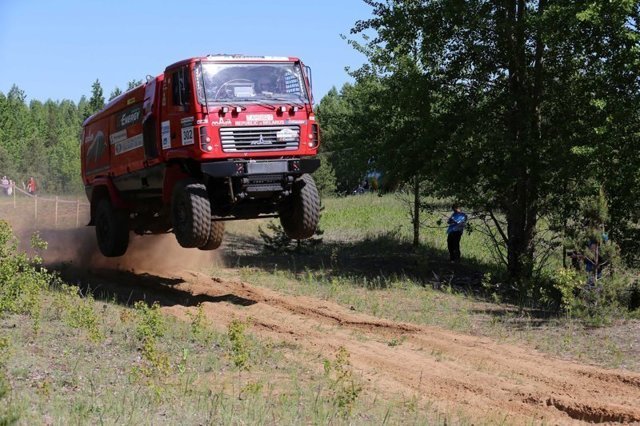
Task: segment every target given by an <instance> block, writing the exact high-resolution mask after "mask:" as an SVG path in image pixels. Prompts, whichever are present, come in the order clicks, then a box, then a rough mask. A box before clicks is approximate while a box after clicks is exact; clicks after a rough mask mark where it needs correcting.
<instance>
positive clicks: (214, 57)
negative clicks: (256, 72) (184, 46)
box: [166, 53, 300, 69]
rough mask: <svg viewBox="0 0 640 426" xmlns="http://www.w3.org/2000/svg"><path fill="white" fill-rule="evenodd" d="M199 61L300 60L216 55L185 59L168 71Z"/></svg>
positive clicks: (283, 57)
mask: <svg viewBox="0 0 640 426" xmlns="http://www.w3.org/2000/svg"><path fill="white" fill-rule="evenodd" d="M197 61H220V62H299V61H300V59H298V58H296V57H293V56H253V55H240V54H226V53H216V54H214V55H207V56H199V57H194V58H189V59H183V60H181V61H178V62H175V63H173V64H171V65H169V66H168V67H167V68H166V69H169V68H174V67H176V66H180V65H186V64H189V63H192V62H197Z"/></svg>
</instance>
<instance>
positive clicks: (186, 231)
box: [171, 178, 211, 248]
mask: <svg viewBox="0 0 640 426" xmlns="http://www.w3.org/2000/svg"><path fill="white" fill-rule="evenodd" d="M171 223H172V225H173V233H174V234H176V239H177V240H178V243H179V244H180V245H181V246H182V247H186V248H194V247H200V246H203V245H204V244H206V243H207V240H208V239H209V233H210V230H211V205H210V203H209V196H208V194H207V188H206V187H205V186H204V185H203V184H201V183H198V181H196V180H195V179H191V178H188V179H183V180H181V181H179V182H178V183H176V185H175V187H174V188H173V195H172V197H171Z"/></svg>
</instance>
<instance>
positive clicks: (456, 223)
mask: <svg viewBox="0 0 640 426" xmlns="http://www.w3.org/2000/svg"><path fill="white" fill-rule="evenodd" d="M447 223H448V224H449V227H448V228H447V234H450V233H452V232H462V231H464V226H465V225H466V224H467V215H466V214H465V213H463V212H454V213H453V214H452V215H451V217H450V218H449V220H447Z"/></svg>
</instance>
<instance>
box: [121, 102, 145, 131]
mask: <svg viewBox="0 0 640 426" xmlns="http://www.w3.org/2000/svg"><path fill="white" fill-rule="evenodd" d="M141 121H142V107H141V106H140V105H136V106H134V107H131V108H127V109H125V110H124V111H122V112H121V113H119V114H118V115H116V130H122V129H126V128H127V127H129V126H133V125H134V124H138V123H140V122H141Z"/></svg>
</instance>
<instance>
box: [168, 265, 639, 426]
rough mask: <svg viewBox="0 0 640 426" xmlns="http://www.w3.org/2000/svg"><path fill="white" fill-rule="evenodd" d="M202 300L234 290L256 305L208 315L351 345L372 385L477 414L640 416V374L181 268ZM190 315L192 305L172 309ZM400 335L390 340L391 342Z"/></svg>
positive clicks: (329, 346)
mask: <svg viewBox="0 0 640 426" xmlns="http://www.w3.org/2000/svg"><path fill="white" fill-rule="evenodd" d="M179 278H180V279H182V280H183V283H181V284H179V285H178V288H180V289H181V290H183V291H187V292H188V293H189V294H191V295H193V296H194V297H198V296H199V295H200V296H202V295H207V296H211V297H229V295H232V296H235V297H237V298H239V299H241V300H248V301H252V302H254V303H251V304H245V305H244V306H238V304H235V303H232V302H228V303H226V302H223V303H211V302H204V304H203V305H204V309H205V313H206V315H207V316H208V318H209V319H210V320H211V321H212V322H214V323H216V324H217V325H218V326H220V327H225V326H226V325H227V324H228V323H229V322H230V321H231V320H232V319H233V318H239V319H246V320H250V323H251V324H253V329H254V331H255V332H256V333H257V334H259V335H262V336H266V337H269V338H272V339H276V340H284V341H287V342H294V343H296V344H298V345H300V346H301V347H303V348H304V349H305V350H308V351H311V352H313V353H318V354H320V355H322V356H324V357H331V356H332V355H333V354H334V353H335V351H336V350H337V349H338V348H339V347H340V346H344V347H345V348H346V349H347V350H348V351H349V353H350V355H351V357H350V360H351V362H352V365H353V366H354V368H355V369H356V370H357V372H358V373H359V375H360V376H361V377H363V379H364V381H365V383H366V386H368V387H369V388H370V389H371V390H373V391H374V392H378V393H382V394H387V395H395V396H398V394H404V395H405V396H407V397H412V396H418V397H420V398H424V399H425V400H428V401H431V402H434V403H435V404H436V405H437V406H438V408H440V409H441V410H443V411H444V412H463V413H464V414H465V415H466V416H468V417H469V418H470V419H474V418H481V419H492V420H496V421H499V420H506V421H507V422H508V423H527V422H530V421H531V420H532V419H534V420H536V421H543V422H549V423H571V422H594V423H600V422H606V423H633V422H636V423H640V375H638V374H635V373H630V372H624V371H610V370H605V369H600V368H596V367H591V366H584V365H580V364H576V363H572V362H568V361H562V360H558V359H554V358H551V357H549V356H545V355H543V354H540V353H538V352H536V351H534V350H532V349H529V348H524V347H519V346H513V345H504V344H498V343H495V342H493V341H492V340H490V339H487V338H482V337H474V336H467V335H463V334H458V333H453V332H449V331H445V330H441V329H438V328H434V327H424V326H416V325H412V324H406V323H399V322H393V321H387V320H382V319H378V318H374V317H370V316H367V315H362V314H358V313H355V312H353V311H350V310H348V309H346V308H344V307H341V306H339V305H336V304H334V303H331V302H327V301H323V300H318V299H314V298H310V297H301V296H299V297H294V296H285V295H282V294H280V293H278V292H275V291H272V290H269V289H265V288H259V287H255V286H251V285H249V284H246V283H243V282H239V281H225V280H221V279H217V278H210V277H208V276H206V275H204V274H199V273H183V274H181V275H179ZM166 309H167V310H168V311H169V312H172V313H174V314H176V315H178V316H181V317H184V310H185V309H186V308H184V307H181V306H178V305H176V306H174V307H171V308H166ZM392 338H395V339H396V341H399V342H401V343H400V344H397V345H390V339H392Z"/></svg>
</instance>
